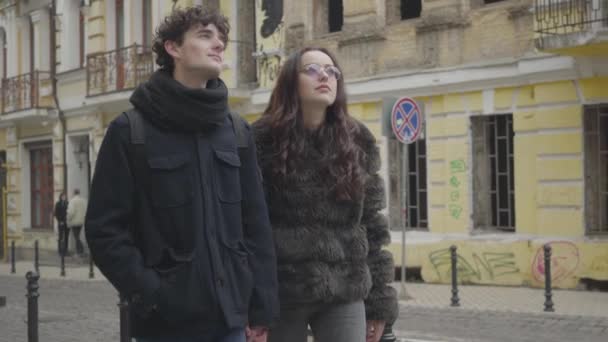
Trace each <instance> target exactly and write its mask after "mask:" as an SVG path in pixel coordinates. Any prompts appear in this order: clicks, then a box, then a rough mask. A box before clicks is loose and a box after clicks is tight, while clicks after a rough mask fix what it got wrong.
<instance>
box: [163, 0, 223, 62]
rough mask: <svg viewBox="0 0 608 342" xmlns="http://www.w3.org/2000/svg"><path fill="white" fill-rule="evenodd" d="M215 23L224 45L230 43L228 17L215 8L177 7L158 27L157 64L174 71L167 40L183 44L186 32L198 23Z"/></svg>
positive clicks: (205, 24) (204, 24)
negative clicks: (166, 47) (166, 48)
mask: <svg viewBox="0 0 608 342" xmlns="http://www.w3.org/2000/svg"><path fill="white" fill-rule="evenodd" d="M209 24H213V25H215V27H217V30H218V32H219V33H220V34H221V35H222V39H223V41H224V46H225V45H226V44H227V43H228V33H230V23H229V22H228V18H226V17H225V16H224V15H222V14H221V13H220V12H219V11H217V10H215V9H206V8H203V7H201V6H194V7H188V8H186V9H176V10H174V11H173V12H172V13H171V14H170V15H168V16H166V17H165V19H164V20H163V22H162V23H161V24H160V25H159V26H158V28H157V29H156V33H155V35H154V43H153V44H152V51H154V53H156V64H158V65H159V66H160V67H161V68H162V69H165V70H168V71H170V72H173V69H174V68H175V64H174V61H173V57H171V55H170V54H169V53H168V52H167V50H165V42H166V41H168V40H169V41H174V42H176V43H177V44H179V45H181V44H182V43H183V42H184V34H185V33H186V32H187V31H188V30H190V29H191V28H193V27H196V26H198V25H203V26H207V25H209Z"/></svg>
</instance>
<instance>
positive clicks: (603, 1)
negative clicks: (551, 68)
mask: <svg viewBox="0 0 608 342" xmlns="http://www.w3.org/2000/svg"><path fill="white" fill-rule="evenodd" d="M534 12H535V21H536V32H537V33H539V34H540V38H544V37H551V36H554V35H562V34H571V33H579V32H585V31H590V30H593V29H596V28H608V0H534Z"/></svg>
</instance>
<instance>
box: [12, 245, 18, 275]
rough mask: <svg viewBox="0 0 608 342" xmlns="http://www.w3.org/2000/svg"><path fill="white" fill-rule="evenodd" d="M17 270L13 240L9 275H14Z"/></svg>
mask: <svg viewBox="0 0 608 342" xmlns="http://www.w3.org/2000/svg"><path fill="white" fill-rule="evenodd" d="M16 272H17V269H16V268H15V240H13V241H11V273H12V274H15V273H16Z"/></svg>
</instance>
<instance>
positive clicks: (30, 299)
mask: <svg viewBox="0 0 608 342" xmlns="http://www.w3.org/2000/svg"><path fill="white" fill-rule="evenodd" d="M25 279H27V295H26V297H27V341H28V342H38V296H39V294H38V288H39V286H38V279H40V275H39V274H38V273H37V272H32V271H29V272H27V274H26V275H25Z"/></svg>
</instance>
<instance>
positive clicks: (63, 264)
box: [60, 253, 65, 277]
mask: <svg viewBox="0 0 608 342" xmlns="http://www.w3.org/2000/svg"><path fill="white" fill-rule="evenodd" d="M60 275H61V276H62V277H65V253H61V273H60Z"/></svg>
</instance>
